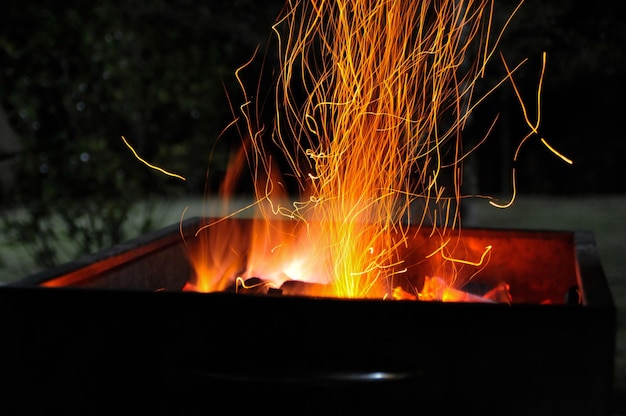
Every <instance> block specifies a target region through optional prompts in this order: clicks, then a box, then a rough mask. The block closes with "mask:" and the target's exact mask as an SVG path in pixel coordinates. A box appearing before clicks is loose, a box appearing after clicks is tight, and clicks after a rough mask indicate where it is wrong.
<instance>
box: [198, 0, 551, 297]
mask: <svg viewBox="0 0 626 416" xmlns="http://www.w3.org/2000/svg"><path fill="white" fill-rule="evenodd" d="M520 5H521V3H520ZM518 7H519V6H518ZM493 9H494V1H493V0H492V1H488V0H477V1H473V0H437V1H421V2H407V1H404V0H335V1H326V0H310V1H297V0H289V1H288V2H287V4H286V7H285V9H284V11H283V13H282V15H281V16H280V17H279V19H278V20H277V22H276V24H275V25H274V26H273V32H274V34H275V35H276V39H277V41H278V48H279V56H280V72H279V74H278V77H277V84H276V88H275V91H274V95H273V98H274V108H275V113H274V122H273V125H272V126H271V128H268V127H267V126H264V125H262V124H261V123H260V122H259V121H258V117H257V115H258V114H257V113H256V112H255V111H258V109H257V108H256V107H255V105H256V102H255V101H254V98H253V96H252V95H249V94H247V93H246V89H245V87H244V85H243V82H241V81H240V84H241V87H242V90H243V91H244V94H245V96H246V99H245V102H244V104H243V105H241V107H240V108H239V110H240V114H239V119H238V121H239V122H240V123H243V125H244V126H245V129H244V130H245V134H244V144H243V146H242V148H241V151H240V153H239V154H238V155H237V156H236V157H235V160H234V161H233V163H232V164H231V169H230V171H229V173H228V175H227V178H226V179H225V181H224V185H223V187H222V195H223V196H224V198H225V201H227V198H228V193H229V191H230V190H231V188H232V186H233V185H232V184H233V183H234V181H235V179H236V177H238V176H239V175H240V174H241V172H242V171H244V170H246V169H248V170H249V171H250V172H251V173H252V179H253V181H254V188H255V197H256V200H255V202H254V203H253V204H252V205H251V206H250V207H249V209H254V210H256V213H257V219H256V220H255V221H254V222H253V225H252V232H251V233H248V234H246V233H245V231H244V230H241V229H238V228H236V227H235V226H233V224H230V223H228V221H227V219H228V218H229V217H230V216H232V215H235V214H237V213H232V212H230V211H228V207H227V206H226V207H225V212H224V216H223V217H222V218H221V219H218V220H214V221H212V222H209V223H207V224H206V225H205V226H204V227H202V228H201V229H200V230H199V231H198V233H197V234H196V236H197V238H198V241H199V242H200V244H195V245H194V248H193V249H192V250H191V261H192V263H193V265H194V268H195V270H196V276H195V280H194V281H193V282H192V283H191V284H190V285H189V287H188V288H189V289H192V290H198V291H221V290H225V289H226V288H227V287H229V286H231V285H233V284H235V285H236V284H237V283H234V282H236V281H237V280H238V281H245V279H248V278H251V277H258V278H261V279H262V281H264V282H267V284H269V285H271V286H273V287H276V288H279V287H281V285H283V284H284V282H287V281H292V280H297V281H302V282H308V283H319V284H322V285H324V286H325V287H326V288H327V291H326V292H325V294H326V295H328V296H336V297H357V298H380V299H382V298H396V299H417V298H420V299H424V300H452V301H473V300H476V299H475V298H478V296H473V295H469V294H468V293H466V292H462V291H460V290H458V289H456V288H455V287H461V286H462V284H464V283H467V281H468V280H469V279H471V277H472V276H473V275H475V274H476V273H478V272H479V271H480V269H481V267H483V266H484V264H485V262H487V261H488V258H489V255H490V251H491V250H492V249H493V250H496V249H497V248H496V247H493V248H492V247H491V246H487V247H479V248H475V247H472V248H461V249H459V247H458V246H459V245H460V244H462V243H461V240H460V239H459V236H460V231H461V218H460V212H459V206H460V203H461V199H462V198H463V197H464V196H463V195H461V191H460V189H461V182H462V161H463V159H464V158H465V157H466V156H467V155H468V154H469V153H470V152H471V151H472V150H473V149H470V150H467V149H465V148H464V147H463V141H462V136H463V130H464V127H465V124H466V123H467V121H468V117H469V115H470V114H471V113H472V111H473V110H474V109H475V107H476V106H477V105H478V104H479V103H480V102H481V101H482V100H483V99H484V97H478V98H476V97H474V94H473V93H474V89H475V86H476V85H477V83H478V82H479V81H480V80H481V79H482V77H483V75H484V71H485V67H486V65H487V63H488V62H489V61H490V60H491V59H492V57H493V56H494V55H495V51H496V46H497V44H498V41H499V39H500V37H501V35H502V31H504V29H505V27H506V25H505V27H503V28H501V31H500V32H498V34H497V36H495V40H494V34H493V33H492V19H493V12H494V10H493ZM516 10H517V9H516ZM507 24H508V22H507ZM502 61H503V63H504V65H505V67H506V71H507V73H508V76H507V77H506V79H503V80H501V82H500V83H499V84H498V85H496V86H495V87H493V88H494V89H495V88H497V87H498V86H499V85H500V84H502V83H504V82H506V81H507V80H508V81H510V83H511V84H512V85H513V87H514V88H515V91H516V92H517V87H516V85H515V82H514V80H513V73H514V72H515V71H516V70H517V68H519V66H517V67H515V68H513V69H510V68H509V67H508V66H507V64H506V62H505V61H504V58H503V59H502ZM242 70H245V66H244V67H242V68H240V70H238V72H237V77H238V79H241V78H240V71H242ZM541 77H543V69H542V73H541ZM492 91H493V90H492ZM540 93H541V86H539V88H538V92H537V102H538V103H539V102H540ZM518 98H519V102H520V105H521V107H522V110H523V114H524V117H525V119H526V121H527V124H528V126H529V128H530V132H529V133H528V135H527V136H525V137H524V138H523V139H522V142H521V143H520V146H521V144H522V143H523V142H525V141H526V140H527V139H528V138H530V137H532V136H535V135H537V134H538V127H539V120H540V117H539V109H538V110H537V114H538V115H537V120H536V121H535V122H531V120H530V119H529V116H528V115H527V112H526V106H525V105H524V102H523V101H522V99H521V97H520V96H519V93H518ZM494 122H495V121H494ZM544 143H545V144H546V146H547V147H548V148H549V149H551V150H552V148H551V147H550V146H549V145H548V144H547V142H545V141H544ZM555 153H556V151H555ZM276 155H280V156H281V157H282V158H283V159H285V160H286V163H285V164H286V167H282V168H281V169H279V168H278V167H277V166H276V165H277V163H276V162H275V159H276ZM515 157H517V154H516V156H515ZM287 176H289V177H293V178H295V179H296V180H297V184H298V193H299V195H298V196H297V197H296V198H295V200H292V199H290V194H289V193H288V192H287V191H286V190H285V189H284V186H283V182H282V178H283V177H287ZM513 177H515V173H513ZM491 202H492V203H493V204H495V205H497V204H496V203H495V202H493V201H491ZM511 202H512V201H511ZM426 227H428V228H429V229H430V230H431V231H430V235H431V238H432V239H434V240H436V241H437V242H438V243H437V244H436V249H435V250H430V251H429V252H425V253H423V258H422V259H420V258H411V259H410V260H409V259H406V258H402V256H401V251H402V248H403V247H406V246H407V245H408V242H409V241H410V240H411V238H412V237H413V235H414V233H415V232H416V230H419V229H420V228H426ZM456 252H465V253H467V255H468V257H467V258H462V257H458V256H456V257H455V256H454V255H453V254H452V253H456ZM433 258H437V259H438V264H439V266H438V267H437V268H436V270H433V276H435V277H427V278H426V280H425V281H424V283H423V285H422V286H423V287H422V288H419V289H415V288H401V287H399V286H398V284H397V282H398V281H399V280H401V279H406V276H404V275H405V274H406V273H407V266H408V265H409V263H408V262H409V261H410V262H419V261H422V260H424V259H430V260H432V259H433ZM417 279H423V277H417V278H416V279H414V280H417ZM502 290H505V291H506V288H505V287H504V289H503V288H500V289H499V291H498V293H497V296H496V295H494V296H493V299H496V298H498V297H500V298H501V297H502V296H501V295H502V293H501V292H502ZM505 297H506V296H505ZM480 298H481V299H483V300H484V299H489V298H485V297H480Z"/></svg>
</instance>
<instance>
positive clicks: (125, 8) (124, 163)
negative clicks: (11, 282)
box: [0, 0, 626, 267]
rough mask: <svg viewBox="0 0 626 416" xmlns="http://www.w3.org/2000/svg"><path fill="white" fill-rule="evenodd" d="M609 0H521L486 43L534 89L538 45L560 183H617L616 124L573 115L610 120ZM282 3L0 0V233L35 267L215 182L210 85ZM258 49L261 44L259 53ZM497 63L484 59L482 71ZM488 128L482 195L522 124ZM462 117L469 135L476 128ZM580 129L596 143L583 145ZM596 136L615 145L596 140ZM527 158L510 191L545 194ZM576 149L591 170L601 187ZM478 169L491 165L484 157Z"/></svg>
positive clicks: (507, 3)
mask: <svg viewBox="0 0 626 416" xmlns="http://www.w3.org/2000/svg"><path fill="white" fill-rule="evenodd" d="M496 3H497V6H498V7H497V9H496V12H497V16H496V22H500V23H502V22H503V19H505V17H506V16H508V13H509V12H510V10H512V8H513V7H514V6H515V5H516V4H517V1H514V0H503V1H498V2H496ZM617 3H619V2H616V4H609V5H601V4H588V2H584V3H581V2H575V1H574V0H567V1H562V2H551V3H546V2H543V1H541V0H526V2H525V3H524V5H523V7H522V8H521V9H520V11H519V13H518V15H517V16H516V17H515V18H514V19H513V21H512V23H511V25H510V27H509V30H508V31H507V32H506V34H505V36H504V38H503V39H502V50H503V52H504V55H505V57H506V58H507V60H508V61H510V62H518V61H520V60H521V59H524V58H526V57H529V58H530V59H529V62H528V64H527V67H528V70H525V71H522V72H520V74H519V82H520V85H522V86H525V87H528V88H525V90H532V89H533V88H534V86H536V82H537V75H538V72H539V68H540V65H538V60H539V59H540V56H541V52H542V51H546V52H547V53H548V71H547V73H546V78H545V85H544V90H545V92H544V103H545V104H544V107H545V108H544V116H543V118H544V120H546V122H545V123H544V129H543V132H544V134H546V135H547V137H549V138H550V139H551V140H552V143H553V144H554V145H555V146H556V147H557V148H559V149H561V150H563V151H564V153H566V154H568V155H569V156H571V157H573V158H574V159H575V160H577V158H578V159H579V160H580V157H582V159H583V162H582V163H581V162H577V164H576V165H575V167H574V170H571V169H570V167H565V168H563V169H562V170H558V169H557V170H556V171H554V170H552V171H550V173H548V174H547V175H548V176H550V175H552V176H553V177H554V178H556V179H555V181H556V182H558V183H560V185H559V189H561V190H564V191H575V190H576V189H578V190H582V191H585V190H588V189H589V188H590V187H591V188H593V189H598V190H601V191H605V190H618V191H626V189H625V188H626V185H624V184H621V185H620V184H619V183H617V181H618V179H616V178H618V177H620V176H619V173H617V172H618V169H619V166H618V165H619V163H617V162H616V161H617V158H616V156H615V154H616V153H619V152H620V151H621V150H619V149H620V148H619V146H621V149H622V150H624V151H626V149H623V147H624V143H626V141H624V140H619V138H620V137H621V136H620V135H621V132H619V134H616V133H617V129H615V130H611V127H610V123H606V122H605V123H598V122H595V121H592V122H590V123H582V122H581V121H582V120H589V119H592V118H593V119H594V120H595V119H597V118H600V117H616V119H619V117H621V115H619V110H620V108H621V107H619V106H613V107H611V110H610V113H609V114H606V113H601V111H602V108H605V107H603V106H599V105H597V103H598V99H607V96H611V97H619V98H621V96H623V87H624V83H623V81H622V77H623V73H624V70H625V69H626V68H624V66H625V62H626V60H625V59H624V53H625V52H624V50H623V47H622V45H623V44H624V43H625V41H626V36H625V35H626V30H625V29H624V23H623V21H622V20H620V19H616V18H615V16H618V15H619V11H618V10H617V7H618V6H619V4H617ZM282 5H283V1H282V0H271V1H263V2H260V1H256V0H231V1H230V2H206V1H200V0H171V1H165V0H150V1H149V0H131V1H128V2H112V1H100V2H85V1H78V0H67V1H63V2H53V1H51V0H38V1H34V0H22V1H17V0H6V1H4V2H3V4H2V6H0V104H1V105H2V106H3V107H4V109H5V110H6V112H7V114H8V115H9V116H10V121H11V123H12V125H13V127H14V129H15V131H16V132H17V134H18V136H19V137H20V138H21V140H22V145H23V148H24V151H23V152H22V154H21V156H20V163H19V172H18V184H17V186H16V187H15V189H14V192H12V193H11V194H10V195H3V196H2V201H1V203H0V209H4V211H3V212H4V213H5V214H4V216H3V220H4V222H3V227H4V233H5V235H6V236H9V237H10V238H11V239H12V240H13V241H17V242H19V243H22V244H23V243H26V244H30V245H31V246H32V247H33V256H34V259H35V260H34V261H35V262H36V263H37V264H38V265H39V266H40V267H50V266H52V265H54V264H56V263H57V262H58V253H57V247H56V245H57V242H58V241H59V240H62V239H68V238H69V239H71V240H72V241H73V242H74V243H75V246H76V248H75V252H74V253H72V254H70V255H69V256H70V257H72V256H77V255H80V254H84V253H88V252H93V251H95V250H98V249H101V248H103V247H106V246H108V245H111V244H114V243H116V242H119V241H121V240H123V239H125V238H128V237H129V235H128V233H129V231H128V227H127V224H128V223H129V221H130V220H131V218H130V217H129V216H130V213H131V212H132V211H133V207H134V206H135V205H136V204H137V202H139V201H142V200H145V199H147V198H158V197H166V198H173V197H179V196H184V195H187V194H190V193H194V194H197V193H201V192H203V190H204V187H205V186H207V185H208V186H209V188H210V189H212V190H215V189H216V187H217V185H218V184H219V180H220V178H221V177H222V176H223V173H224V171H225V169H226V166H227V164H228V156H229V154H230V152H231V150H232V148H233V147H234V146H238V144H239V137H238V136H237V135H236V134H230V135H226V136H223V137H221V138H220V139H219V140H218V137H220V132H221V130H222V129H223V128H224V127H225V126H226V125H228V123H229V122H230V121H231V120H232V113H231V109H230V108H229V103H228V97H227V95H226V94H225V91H228V94H234V96H233V97H232V105H233V107H235V108H236V107H237V106H238V105H239V104H240V103H241V97H240V96H239V95H237V93H238V89H237V88H236V83H235V79H234V76H233V75H234V74H233V73H234V70H235V69H236V68H237V67H239V66H240V65H242V64H243V63H245V62H246V61H247V60H248V59H249V58H250V57H251V56H252V54H253V53H254V51H255V48H256V47H257V45H259V44H261V45H262V44H264V42H265V41H266V40H267V39H268V37H269V36H270V34H271V30H270V25H271V24H272V23H273V22H274V19H275V17H276V16H277V15H278V12H279V11H280V9H281V7H282ZM264 53H265V51H264V50H263V48H261V49H260V50H259V56H261V57H262V56H263V55H264ZM271 59H272V57H271V56H270V57H269V60H270V61H271ZM494 61H495V62H498V58H495V59H494ZM261 65H262V63H261V62H260V60H258V61H255V63H254V64H253V65H252V66H251V67H250V68H249V69H248V70H247V73H248V74H249V79H248V81H250V82H255V81H256V76H257V75H258V73H260V70H261ZM496 66H497V65H496ZM500 71H502V69H501V68H500ZM267 72H268V73H271V70H270V71H267ZM254 74H257V75H254ZM501 74H502V72H500V73H498V71H497V70H496V71H495V76H496V77H497V76H501ZM506 88H508V90H509V93H511V89H510V87H506ZM619 94H621V95H619ZM503 102H506V103H504V104H503ZM516 106H517V105H516V103H515V97H514V96H513V95H509V96H508V98H504V99H503V98H502V97H501V96H500V95H494V97H492V99H491V100H488V101H486V102H485V107H487V109H490V108H491V109H492V110H493V109H494V108H495V110H494V112H497V111H501V112H503V113H507V112H515V113H517V114H519V108H516ZM563 114H565V115H563ZM515 117H517V116H515ZM485 120H486V122H487V123H490V122H491V118H485ZM502 124H503V125H504V130H499V131H498V132H497V133H498V134H497V135H498V136H500V141H494V140H490V141H489V142H490V143H492V144H491V145H489V144H487V145H486V146H485V149H484V150H481V152H482V153H480V154H477V155H478V157H481V158H483V160H486V161H487V162H486V163H485V162H481V163H480V169H478V170H477V174H478V175H479V179H480V182H481V190H484V191H486V192H493V191H494V190H495V191H498V190H500V189H501V186H500V182H499V180H496V181H494V180H493V178H499V177H502V174H501V173H502V172H503V171H504V170H506V169H507V164H506V163H504V162H502V161H503V160H504V159H506V158H507V157H509V158H510V157H511V156H512V153H511V146H513V145H512V144H511V143H509V142H508V141H510V140H509V139H508V137H512V138H517V137H518V136H519V134H517V133H516V134H513V133H511V132H512V131H513V130H519V129H523V128H524V126H523V125H522V126H520V125H519V124H515V123H513V122H511V123H502ZM474 125H475V126H476V129H477V131H478V132H479V133H476V134H477V137H478V136H480V134H482V133H480V132H481V131H483V130H484V125H481V123H476V122H475V123H474ZM594 134H595V135H597V136H596V138H599V137H602V138H604V140H607V141H606V142H603V143H602V144H600V145H597V144H596V145H594V146H589V145H588V143H589V137H591V135H594ZM122 135H123V136H125V137H126V138H127V139H128V140H129V142H130V143H131V144H132V145H133V146H134V147H135V148H136V149H137V151H138V152H139V154H140V155H141V156H142V157H143V158H145V159H146V160H148V161H150V162H152V163H155V164H157V165H160V166H162V167H164V168H166V169H167V170H170V171H173V172H176V173H179V174H181V175H183V176H185V177H186V178H187V179H188V180H187V181H186V182H181V181H178V180H176V179H172V178H169V177H165V176H163V175H161V174H159V173H156V172H154V171H152V170H150V169H148V168H147V167H146V166H144V165H142V164H140V163H139V162H138V161H137V160H136V159H134V158H133V156H132V155H131V153H130V151H129V150H128V149H127V148H125V147H124V145H123V143H122V141H121V139H120V136H122ZM611 138H613V140H611ZM511 140H513V139H511ZM494 143H495V144H494ZM503 143H504V144H503ZM580 143H583V144H585V143H587V145H586V146H579V144H580ZM610 146H617V147H618V149H617V150H616V151H607V150H606V149H607V148H610ZM537 153H538V154H541V155H543V154H545V152H543V151H540V152H539V151H538V152H537ZM622 153H623V152H622ZM532 154H534V151H533V152H532ZM210 157H211V160H210V163H209V158H210ZM542 157H543V156H540V157H538V158H537V157H534V156H531V157H528V158H525V159H523V160H520V167H521V168H524V169H520V172H522V173H521V174H520V176H522V175H525V176H523V177H522V179H520V187H521V188H523V189H528V190H535V191H539V192H554V189H555V188H554V185H553V183H551V182H550V181H546V180H545V178H546V173H545V168H544V166H550V165H557V166H559V167H560V166H561V165H559V162H558V161H550V162H549V163H546V162H545V161H544V160H543V159H542ZM546 157H547V158H551V157H553V156H546ZM585 158H587V160H589V159H591V162H589V163H590V164H594V165H599V166H602V168H603V170H604V174H603V175H604V176H603V177H602V184H601V185H599V184H598V183H597V181H598V179H597V178H598V175H597V174H594V172H595V170H593V171H592V170H591V169H590V168H591V167H590V166H589V165H588V164H586V163H585V162H584V159H585ZM581 165H582V167H579V166H581ZM493 166H495V167H496V174H494V173H493V171H492V170H490V169H486V168H492V167H493ZM539 167H541V168H539ZM594 167H595V166H594ZM208 168H210V171H209V175H207V169H208ZM576 169H579V170H576ZM611 169H615V171H612V170H611ZM555 172H556V173H555ZM572 172H574V173H575V174H574V175H572ZM572 177H575V178H576V179H574V180H572ZM524 178H526V179H524ZM607 178H610V180H605V179H607ZM564 182H565V184H566V185H565V186H563V183H564ZM573 182H576V183H573ZM620 186H621V188H620ZM605 188H606V189H605ZM9 208H10V209H9ZM16 213H17V214H16ZM134 215H135V214H134ZM136 215H139V216H140V218H142V221H140V223H139V225H138V227H137V229H136V232H145V231H147V230H149V229H150V228H151V227H152V226H153V224H152V223H151V222H150V218H151V216H150V215H149V213H144V214H142V215H140V214H136ZM134 221H135V222H137V221H136V218H135V219H134Z"/></svg>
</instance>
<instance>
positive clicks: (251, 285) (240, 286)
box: [235, 277, 269, 295]
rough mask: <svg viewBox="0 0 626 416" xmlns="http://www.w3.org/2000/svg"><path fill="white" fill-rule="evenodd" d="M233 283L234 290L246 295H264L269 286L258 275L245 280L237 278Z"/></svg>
mask: <svg viewBox="0 0 626 416" xmlns="http://www.w3.org/2000/svg"><path fill="white" fill-rule="evenodd" d="M235 284H236V285H237V287H236V292H237V293H241V294H246V295H265V294H266V293H267V291H268V287H269V286H268V284H267V283H266V282H265V281H264V280H263V279H261V278H260V277H249V278H248V279H246V280H243V279H240V278H238V279H237V280H236V283H235Z"/></svg>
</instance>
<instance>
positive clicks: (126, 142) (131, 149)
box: [122, 136, 187, 181]
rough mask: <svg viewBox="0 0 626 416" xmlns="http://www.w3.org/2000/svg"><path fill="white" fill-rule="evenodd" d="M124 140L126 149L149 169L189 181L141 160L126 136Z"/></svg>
mask: <svg viewBox="0 0 626 416" xmlns="http://www.w3.org/2000/svg"><path fill="white" fill-rule="evenodd" d="M122 140H123V141H124V144H125V145H126V147H128V148H129V149H130V151H131V152H133V155H134V156H135V158H137V160H139V161H140V162H141V163H143V164H144V165H146V166H147V167H149V168H151V169H154V170H157V171H159V172H161V173H163V174H165V175H167V176H171V177H173V178H177V179H180V180H182V181H186V180H187V179H186V178H185V177H183V176H181V175H178V174H176V173H172V172H168V171H166V170H165V169H163V168H161V167H159V166H156V165H153V164H151V163H148V162H146V161H145V160H144V159H142V158H141V156H139V154H138V153H137V151H136V150H135V149H134V148H133V147H132V146H131V145H130V143H128V141H127V140H126V138H125V137H124V136H122Z"/></svg>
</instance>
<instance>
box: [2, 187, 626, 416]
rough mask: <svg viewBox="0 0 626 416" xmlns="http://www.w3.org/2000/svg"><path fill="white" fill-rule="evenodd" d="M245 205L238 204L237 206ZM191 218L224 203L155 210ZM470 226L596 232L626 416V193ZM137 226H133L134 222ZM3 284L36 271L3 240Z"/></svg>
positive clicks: (542, 202) (475, 209) (525, 202)
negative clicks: (613, 311)
mask: <svg viewBox="0 0 626 416" xmlns="http://www.w3.org/2000/svg"><path fill="white" fill-rule="evenodd" d="M243 206H245V201H243V200H241V201H236V202H235V203H234V204H233V206H232V208H233V209H237V208H240V207H243ZM186 208H187V211H186V212H185V217H187V218H188V217H192V216H200V215H206V216H219V215H221V212H220V210H219V205H218V204H213V203H211V201H208V203H207V202H205V201H202V200H201V199H195V200H184V201H169V202H163V203H161V204H159V206H156V207H152V210H151V211H150V212H152V213H153V215H155V218H156V223H157V225H161V226H165V225H170V224H174V223H177V222H178V221H179V220H180V218H181V214H182V213H183V211H184V210H185V209H186ZM468 214H469V215H468V216H467V218H466V219H465V220H464V222H463V225H464V226H465V227H479V228H506V229H535V230H570V231H571V230H581V231H592V232H593V233H594V235H595V238H596V245H597V249H598V252H599V254H600V258H601V261H602V265H603V268H604V271H605V273H606V276H607V281H608V283H609V286H610V289H611V292H612V295H613V299H614V302H615V304H616V306H617V314H618V315H617V319H618V330H617V342H616V354H615V368H616V371H615V386H616V391H617V397H616V406H617V409H616V410H617V411H618V412H619V413H621V414H626V195H613V196H611V195H609V196H594V195H592V196H577V197H552V196H550V197H545V196H525V197H524V196H523V197H519V198H518V199H517V201H516V202H515V204H514V205H513V206H512V207H510V208H508V209H497V208H494V207H492V206H490V205H489V204H488V203H487V202H486V201H483V200H476V201H471V203H470V204H469V205H468ZM131 225H132V224H131ZM0 253H2V254H1V255H2V257H1V260H2V261H3V262H4V267H2V266H3V264H2V263H0V268H1V270H0V283H1V282H8V281H11V280H15V279H18V278H20V277H23V276H25V275H27V274H30V273H33V272H34V271H36V269H35V268H34V267H33V266H32V265H31V264H30V261H29V253H28V250H27V248H25V247H15V246H10V245H9V244H8V243H7V242H6V241H4V240H2V236H0Z"/></svg>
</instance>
